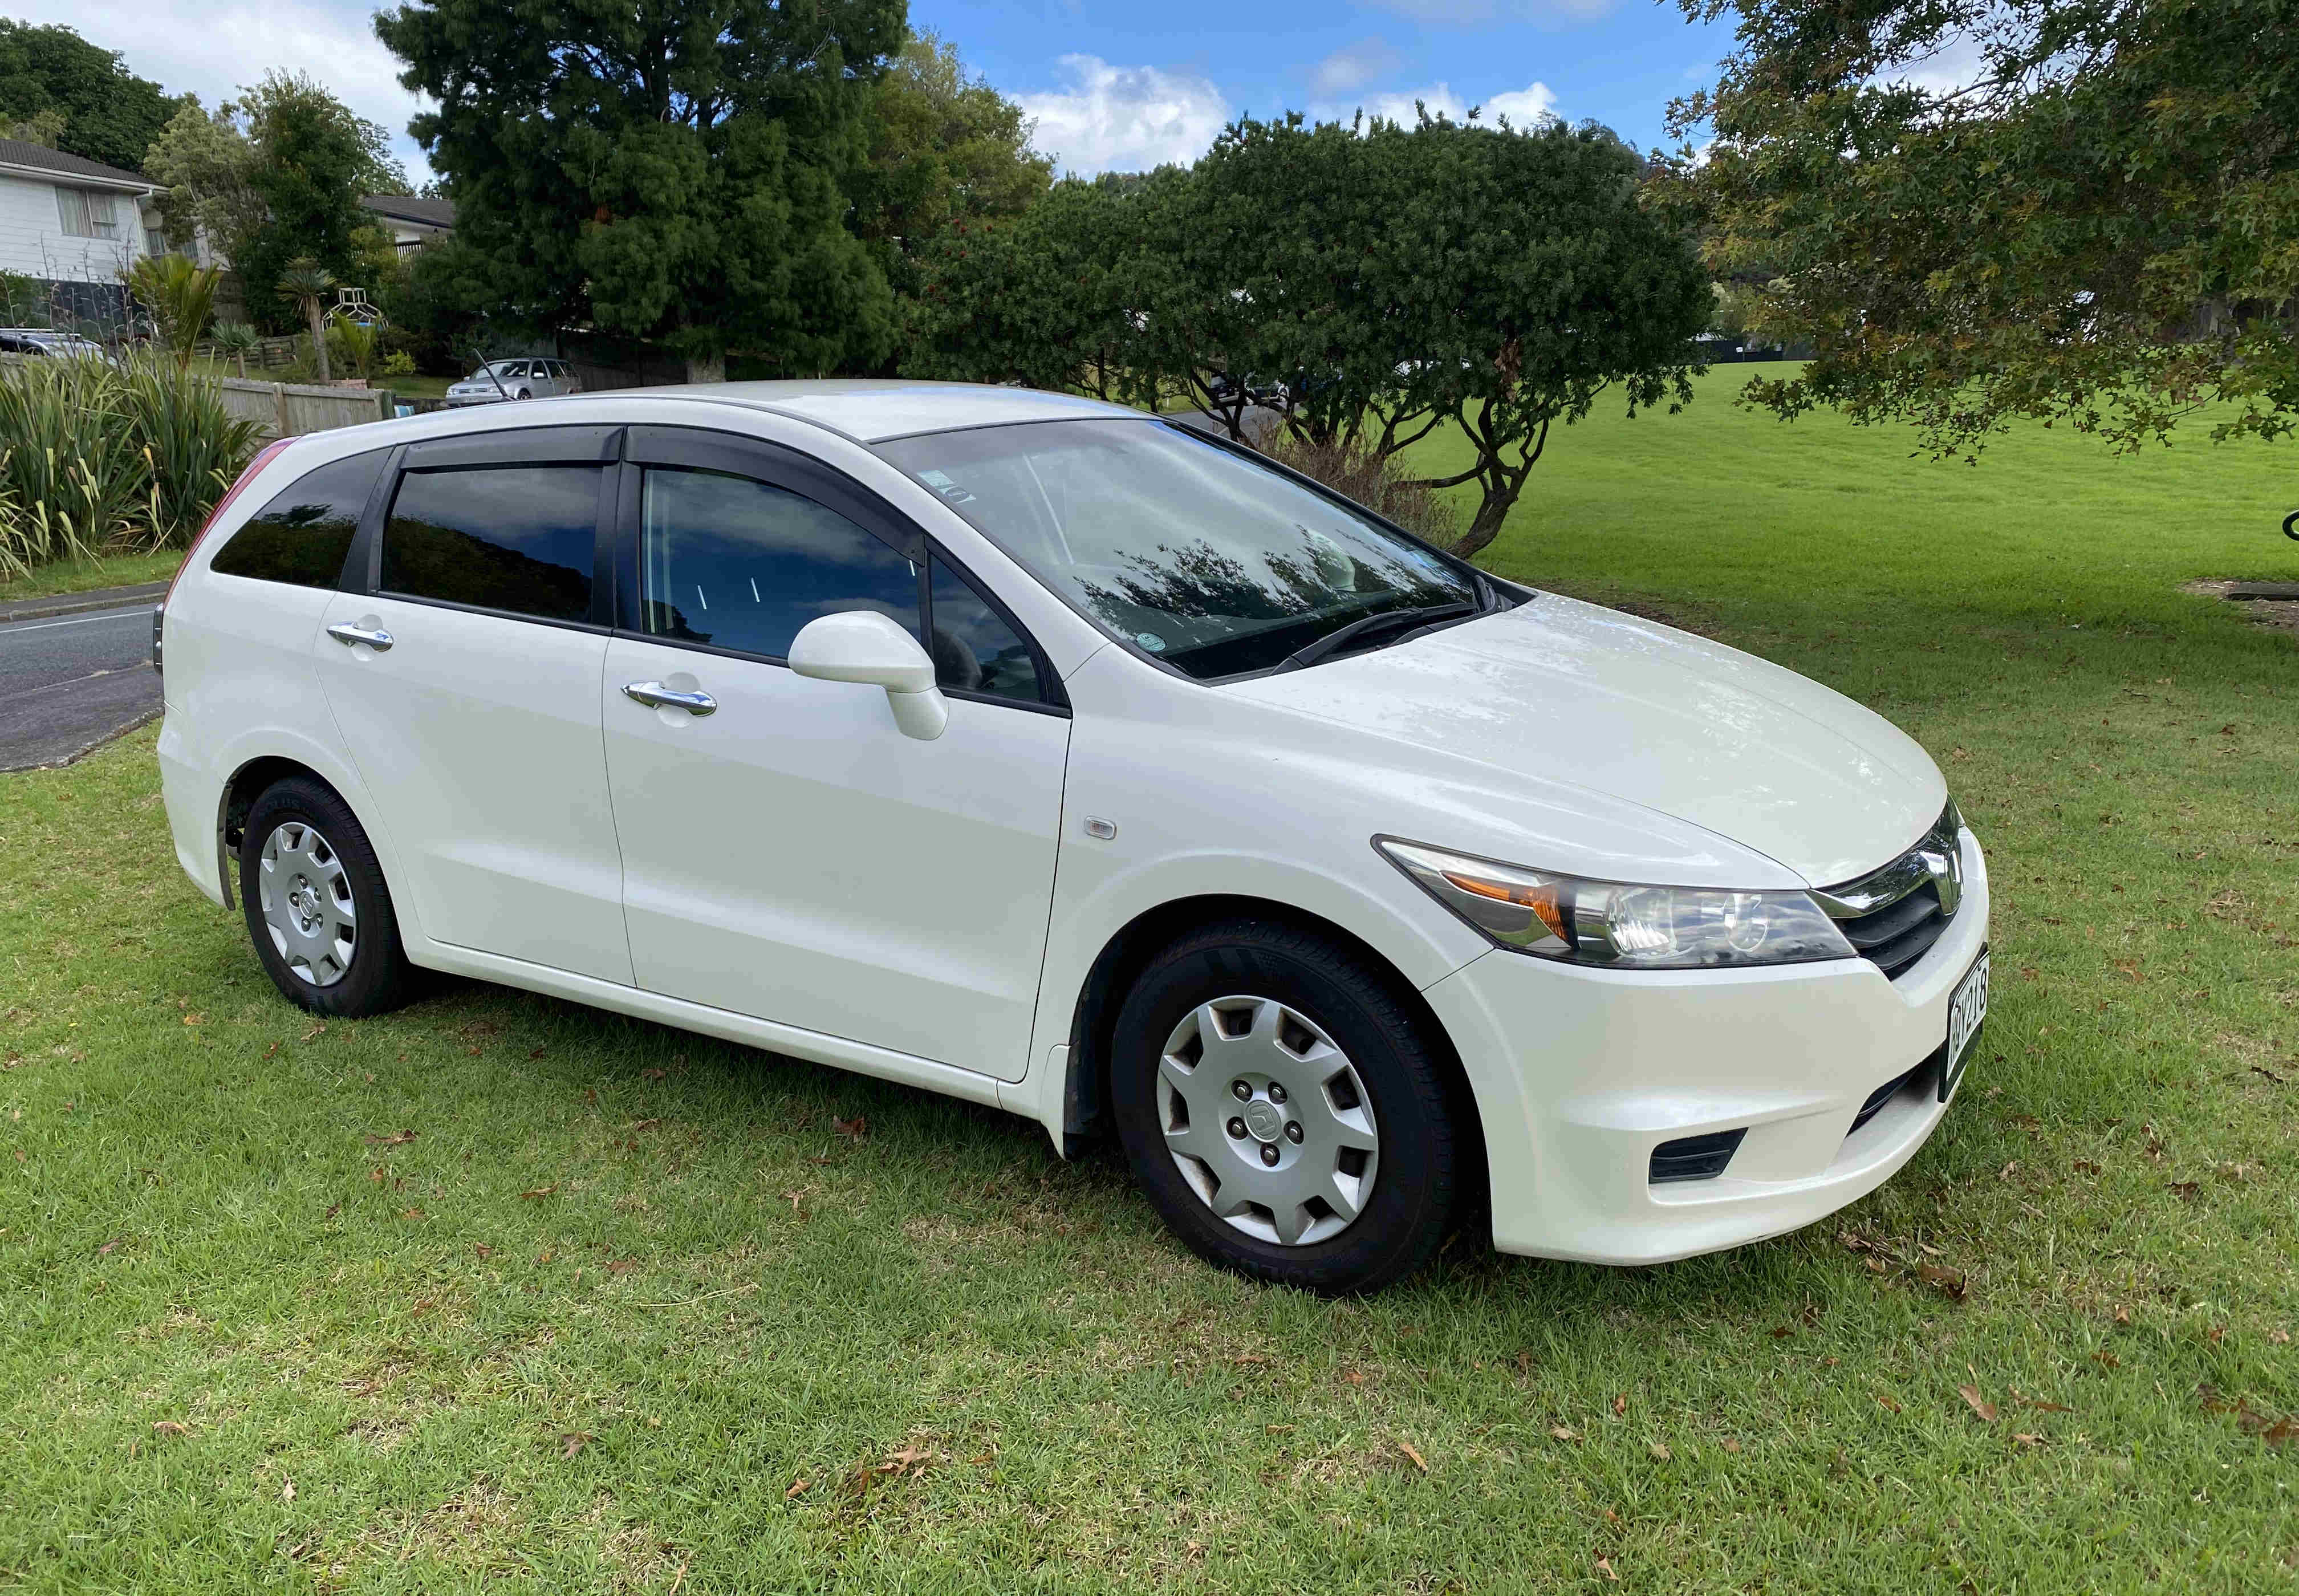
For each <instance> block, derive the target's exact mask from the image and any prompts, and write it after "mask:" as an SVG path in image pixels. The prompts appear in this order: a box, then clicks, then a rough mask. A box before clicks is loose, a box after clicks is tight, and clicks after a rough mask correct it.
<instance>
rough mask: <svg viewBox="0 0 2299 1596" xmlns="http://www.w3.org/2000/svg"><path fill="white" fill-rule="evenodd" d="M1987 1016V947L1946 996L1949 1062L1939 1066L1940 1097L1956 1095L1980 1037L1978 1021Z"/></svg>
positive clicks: (1942, 1098) (1946, 1097)
mask: <svg viewBox="0 0 2299 1596" xmlns="http://www.w3.org/2000/svg"><path fill="white" fill-rule="evenodd" d="M1986 1018H1988V950H1987V949H1986V948H1982V949H1980V950H1979V958H1977V959H1975V960H1972V962H1971V968H1970V969H1968V970H1966V971H1964V972H1963V980H1961V981H1958V982H1957V983H1956V984H1955V993H1954V994H1953V995H1952V996H1950V997H1949V999H1948V1000H1947V1062H1946V1063H1945V1064H1944V1065H1942V1066H1941V1067H1940V1085H1939V1100H1940V1101H1942V1102H1946V1101H1947V1100H1948V1099H1949V1098H1951V1097H1953V1096H1954V1095H1955V1084H1956V1083H1957V1082H1958V1081H1960V1080H1962V1079H1963V1067H1964V1066H1965V1065H1966V1064H1969V1063H1970V1062H1971V1045H1972V1043H1975V1042H1977V1041H1978V1040H1979V1022H1980V1021H1981V1020H1983V1019H1986Z"/></svg>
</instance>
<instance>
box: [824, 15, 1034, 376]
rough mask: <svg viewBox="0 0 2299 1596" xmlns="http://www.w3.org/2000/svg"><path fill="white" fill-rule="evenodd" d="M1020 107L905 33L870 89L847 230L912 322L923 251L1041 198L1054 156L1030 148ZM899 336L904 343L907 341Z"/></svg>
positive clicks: (942, 49)
mask: <svg viewBox="0 0 2299 1596" xmlns="http://www.w3.org/2000/svg"><path fill="white" fill-rule="evenodd" d="M1031 129H1032V123H1031V122H1030V120H1029V119H1028V118H1027V117H1025V116H1024V115H1023V114H1022V108H1021V107H1020V106H1018V105H1017V104H1014V102H1013V101H1011V100H1009V99H1008V98H1006V96H1003V95H1001V94H1000V93H999V92H998V91H997V90H996V89H994V88H992V87H990V85H989V84H988V83H987V82H986V81H984V79H980V78H969V77H968V76H967V72H966V69H965V67H964V65H963V64H961V63H960V62H959V59H958V50H957V47H956V46H952V45H949V44H945V43H943V42H942V40H941V39H940V38H938V37H935V36H934V34H932V33H928V32H920V33H916V34H913V35H912V36H911V37H910V38H909V40H908V41H907V42H906V43H905V44H904V45H903V46H902V47H901V51H900V52H899V53H898V54H896V55H895V56H894V58H893V60H892V62H889V63H888V65H887V68H886V72H885V75H884V77H882V78H880V79H878V82H877V85H876V87H875V88H874V90H873V91H872V96H871V107H870V148H869V157H868V159H867V161H866V162H863V164H862V165H861V166H859V167H858V168H857V169H856V170H855V172H854V174H853V177H852V179H851V180H850V182H849V184H848V191H849V193H851V195H852V196H853V203H854V209H853V212H852V215H851V218H850V220H849V226H850V228H851V230H852V231H853V233H854V236H855V237H858V238H860V239H861V240H862V241H863V242H864V243H866V244H867V245H870V247H871V252H872V254H873V256H874V258H875V259H876V261H877V263H878V269H879V270H881V271H883V272H884V273H885V275H886V280H887V283H888V285H889V287H892V290H893V294H894V299H895V303H896V304H897V305H898V306H900V307H901V309H902V315H903V320H904V321H905V322H906V323H907V324H908V325H909V327H910V328H913V329H915V328H917V325H918V315H917V311H918V303H919V297H920V295H921V293H922V291H923V288H924V286H925V270H924V267H923V265H922V262H923V260H924V257H925V255H926V254H928V253H929V252H931V251H932V250H933V249H934V245H936V243H937V242H938V241H939V240H941V239H942V237H944V236H945V235H946V234H948V233H950V231H951V230H952V229H960V228H963V229H968V230H971V229H976V228H979V227H981V226H983V225H984V224H985V223H990V222H994V221H997V220H1003V219H1006V218H1010V217H1015V216H1018V215H1020V214H1021V213H1022V212H1025V211H1026V210H1028V209H1029V208H1030V206H1031V204H1033V202H1034V201H1036V200H1037V199H1038V198H1039V197H1040V196H1042V195H1044V194H1045V192H1046V189H1047V187H1048V185H1049V184H1050V182H1051V181H1052V176H1053V165H1054V163H1053V162H1052V161H1051V160H1050V159H1049V158H1048V157H1046V156H1043V155H1041V154H1036V153H1035V152H1034V151H1033V150H1032V149H1031V148H1030V133H1031ZM906 341H907V340H906Z"/></svg>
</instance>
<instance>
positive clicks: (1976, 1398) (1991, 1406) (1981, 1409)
mask: <svg viewBox="0 0 2299 1596" xmlns="http://www.w3.org/2000/svg"><path fill="white" fill-rule="evenodd" d="M1955 1393H1956V1395H1958V1396H1960V1397H1962V1398H1963V1400H1964V1401H1965V1403H1966V1404H1967V1405H1969V1406H1970V1408H1971V1410H1972V1411H1973V1412H1974V1413H1977V1414H1978V1415H1979V1417H1981V1418H1983V1419H1985V1420H1986V1421H1987V1422H1988V1423H1989V1424H1994V1423H1995V1422H1996V1404H1995V1403H1993V1402H1991V1401H1986V1400H1985V1399H1984V1398H1982V1397H1981V1396H1980V1394H1979V1391H1978V1390H1977V1389H1975V1388H1974V1387H1972V1386H1970V1385H1959V1386H1957V1387H1956V1388H1955Z"/></svg>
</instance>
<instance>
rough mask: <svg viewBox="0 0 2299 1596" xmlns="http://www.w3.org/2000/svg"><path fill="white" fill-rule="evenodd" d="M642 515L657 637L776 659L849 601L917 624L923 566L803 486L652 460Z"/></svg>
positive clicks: (645, 608)
mask: <svg viewBox="0 0 2299 1596" xmlns="http://www.w3.org/2000/svg"><path fill="white" fill-rule="evenodd" d="M640 516H641V526H640V538H639V598H640V625H641V628H642V629H643V630H644V631H645V632H646V634H647V635H648V636H652V637H661V638H665V639H668V640H673V641H677V642H685V643H702V644H710V646H712V647H714V648H729V649H736V650H739V651H741V652H742V653H751V654H762V655H765V656H766V657H767V658H768V659H775V660H780V659H784V658H787V657H788V655H789V653H790V645H791V639H792V638H793V637H795V636H798V634H799V630H800V628H802V627H804V626H805V625H806V623H807V622H809V621H810V620H813V619H817V618H818V617H819V616H824V615H835V614H837V613H838V612H839V611H843V610H875V611H877V612H878V613H879V614H881V615H885V616H890V617H892V619H895V620H897V621H899V622H901V624H902V626H904V627H905V628H908V629H909V632H910V633H911V635H912V636H916V635H917V630H918V578H917V567H915V566H913V565H912V564H911V563H910V561H909V560H907V559H905V558H904V557H903V556H902V555H901V554H899V553H896V552H895V551H894V550H893V549H892V548H890V547H888V546H887V545H886V544H884V543H882V542H880V541H879V540H878V539H877V538H876V537H874V536H871V535H870V534H869V533H868V532H867V531H865V530H863V529H862V528H860V527H858V526H856V525H855V524H854V523H853V522H852V521H850V520H847V519H846V518H845V517H844V516H842V515H840V514H839V513H838V512H837V511H834V510H831V509H828V508H826V506H824V505H821V504H818V503H815V502H814V501H813V500H812V499H809V498H807V497H805V496H804V495H800V494H794V493H792V492H790V491H789V490H788V489H786V488H780V487H776V486H772V485H771V484H769V483H765V482H759V481H754V480H753V479H751V478H748V477H735V476H729V475H726V474H725V473H722V472H718V471H702V470H673V469H662V468H653V467H650V468H649V469H648V470H647V473H646V477H645V480H644V483H643V486H642V488H641V492H640Z"/></svg>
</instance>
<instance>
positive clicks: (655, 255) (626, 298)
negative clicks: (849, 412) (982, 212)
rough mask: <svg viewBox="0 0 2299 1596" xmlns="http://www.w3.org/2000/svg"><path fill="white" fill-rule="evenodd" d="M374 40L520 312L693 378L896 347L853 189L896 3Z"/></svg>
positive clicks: (652, 15)
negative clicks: (630, 339)
mask: <svg viewBox="0 0 2299 1596" xmlns="http://www.w3.org/2000/svg"><path fill="white" fill-rule="evenodd" d="M375 27H376V33H377V36H378V37H380V38H381V39H382V40H383V42H384V43H385V45H386V46H389V47H390V49H391V50H392V52H393V53H394V54H396V55H397V56H398V57H399V58H400V60H401V61H403V62H405V63H406V66H407V70H406V71H405V72H403V74H402V75H401V79H400V80H401V81H402V82H403V84H405V85H406V86H407V87H410V88H411V89H415V90H418V91H419V92H420V93H422V94H424V95H426V96H429V97H430V98H431V99H432V100H433V101H434V102H436V105H437V109H436V111H428V112H424V113H423V114H421V115H419V116H418V117H417V118H416V119H415V120H414V121H413V122H412V123H411V131H412V132H413V133H414V135H415V137H417V138H418V139H419V141H421V143H422V145H423V147H424V149H425V150H426V152H427V154H428V155H429V157H430V161H431V164H432V166H433V168H434V169H435V170H437V171H439V172H440V173H442V174H443V175H444V177H445V178H446V179H447V180H448V181H449V182H450V183H451V184H452V186H453V188H454V194H455V205H456V233H457V236H458V237H459V238H460V239H461V241H462V243H463V244H464V245H467V246H468V247H469V250H470V251H471V252H472V254H473V256H474V258H476V259H477V260H478V261H480V262H484V264H485V267H486V270H487V272H488V273H489V275H490V277H491V278H492V282H493V288H494V298H495V300H496V301H497V302H498V303H501V304H502V305H505V306H507V307H510V310H509V312H507V314H508V315H515V316H516V317H517V318H518V319H519V320H522V321H524V322H526V323H527V325H528V326H530V327H533V328H536V329H538V330H551V329H555V328H557V327H560V326H562V325H566V324H569V323H575V322H582V321H588V322H590V323H592V324H593V325H594V326H597V327H599V328H603V329H606V330H610V331H615V332H622V333H628V334H634V335H637V336H641V337H652V338H657V339H660V340H661V341H662V342H663V343H665V344H667V345H669V346H670V347H671V348H672V349H674V350H675V351H676V352H677V353H680V354H681V355H683V356H684V357H685V360H686V362H687V369H688V371H689V374H690V375H691V376H693V377H694V378H699V379H710V378H715V377H717V376H718V375H720V374H722V373H723V372H724V370H725V359H726V354H727V353H728V352H729V351H730V350H731V351H735V352H741V353H751V354H756V355H759V356H761V357H763V358H764V359H765V360H766V361H767V362H768V363H769V364H770V365H772V366H774V367H775V368H776V369H779V370H785V371H791V372H801V373H810V372H817V371H826V370H835V369H838V368H841V367H842V366H845V365H848V364H850V363H858V364H859V363H868V362H876V361H877V360H879V359H881V358H883V356H884V353H886V351H887V350H888V348H889V347H890V346H891V344H892V295H891V294H890V292H889V290H888V287H887V284H886V278H885V273H884V271H883V270H881V269H880V267H879V266H878V264H877V263H876V262H875V261H874V260H873V259H872V256H871V251H870V249H869V248H868V246H867V245H864V244H863V243H862V241H861V240H859V239H858V238H856V237H854V236H853V235H852V234H851V232H849V231H848V230H847V228H846V217H847V213H848V210H849V205H850V202H849V200H848V197H847V194H846V191H845V185H846V183H847V182H848V181H849V180H850V179H851V178H852V176H853V174H854V172H855V171H856V170H857V169H858V168H859V166H860V165H861V164H862V162H863V161H864V160H865V159H866V157H867V150H868V138H869V128H868V120H867V118H868V112H869V98H870V91H871V86H872V84H873V83H874V82H875V81H876V79H877V78H878V76H879V74H880V72H881V71H882V70H883V68H884V63H885V60H886V57H887V56H888V55H889V54H891V53H892V52H893V51H894V50H895V49H896V48H898V47H899V46H900V44H901V37H902V28H903V4H902V0H809V4H805V5H802V6H790V5H784V4H776V3H775V0H709V3H708V4H693V3H692V0H638V4H635V5H633V4H613V3H610V0H519V3H518V4H502V3H501V0H408V4H403V5H402V6H401V7H400V8H399V9H398V10H396V11H390V12H383V13H382V14H380V15H378V17H377V18H376V22H375Z"/></svg>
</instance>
